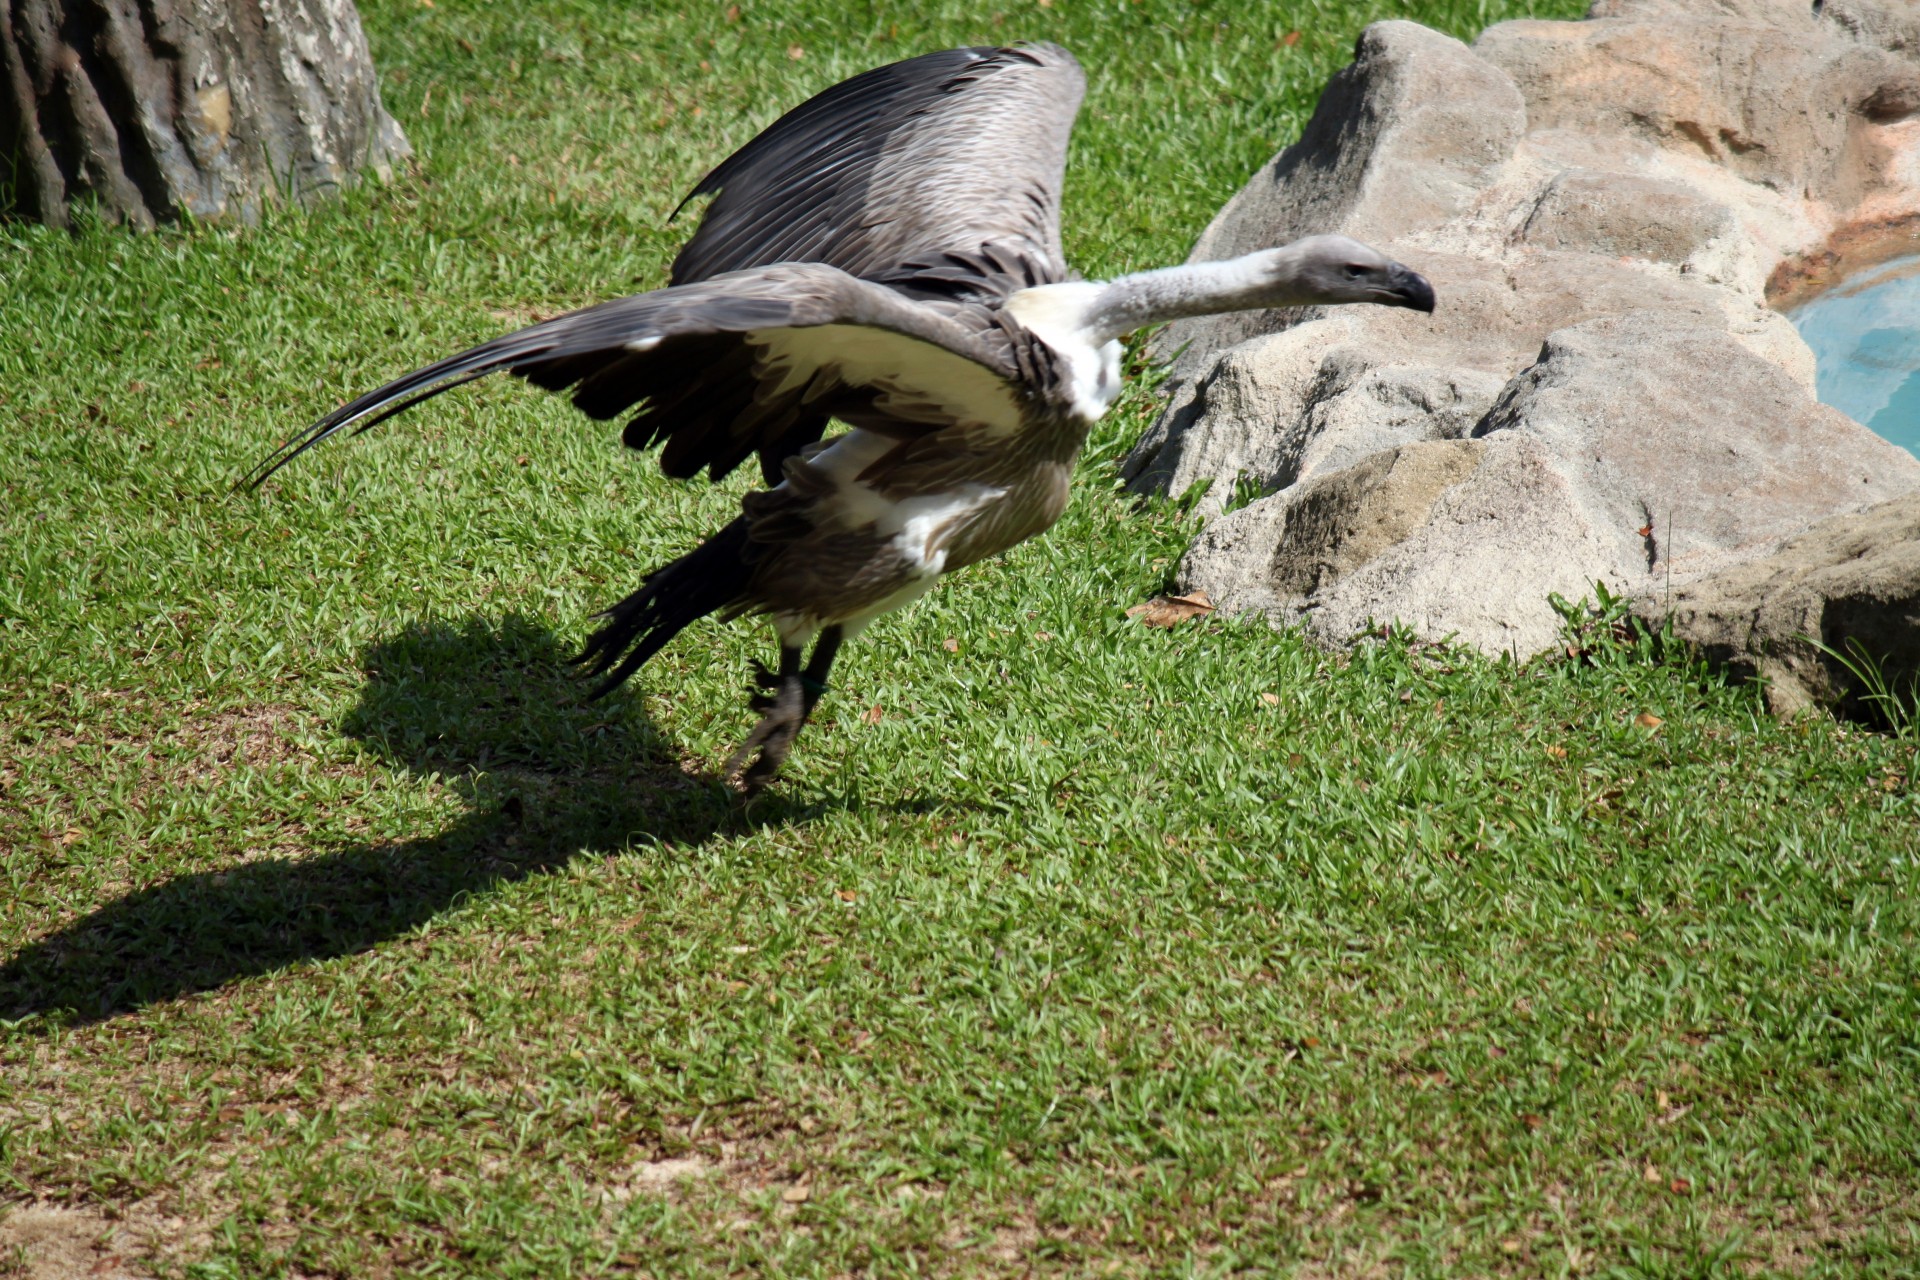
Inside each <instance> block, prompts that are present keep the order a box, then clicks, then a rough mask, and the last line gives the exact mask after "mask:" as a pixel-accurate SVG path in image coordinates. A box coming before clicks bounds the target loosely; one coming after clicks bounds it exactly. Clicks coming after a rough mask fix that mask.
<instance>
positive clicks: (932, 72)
mask: <svg viewBox="0 0 1920 1280" xmlns="http://www.w3.org/2000/svg"><path fill="white" fill-rule="evenodd" d="M1085 90H1086V78H1085V76H1084V75H1083V74H1082V73H1081V70H1080V64H1079V63H1077V62H1075V61H1074V59H1073V55H1072V54H1070V53H1068V52H1067V51H1066V50H1065V49H1062V48H1060V47H1059V46H1058V45H1051V44H1033V45H1022V46H1019V47H1016V48H1010V49H993V48H975V49H949V50H945V51H942V52H940V53H929V54H925V55H923V56H921V57H918V58H909V59H908V60H906V61H905V62H896V63H893V64H891V65H889V66H884V67H876V68H874V69H873V70H872V71H868V72H865V73H863V74H861V75H857V76H855V77H853V78H852V79H851V80H847V81H843V82H842V83H840V84H837V85H835V86H833V87H832V88H831V89H827V90H825V91H824V92H822V93H820V94H818V95H816V96H814V97H812V98H809V99H808V100H807V101H805V102H803V103H801V104H800V105H799V106H797V107H795V108H794V109H793V110H791V111H789V112H788V113H787V114H786V115H784V116H782V117H780V118H779V119H778V120H776V121H774V122H773V124H771V125H769V126H768V127H767V128H766V130H765V131H764V132H762V133H761V134H760V135H759V136H758V137H756V138H755V139H754V140H753V141H751V142H749V143H748V144H747V145H746V146H744V147H742V148H741V149H740V150H739V151H737V152H735V153H734V155H733V156H732V157H731V158H730V159H728V160H727V161H726V162H725V163H723V164H721V165H720V166H719V167H718V168H716V169H715V170H714V171H713V172H712V173H709V174H708V175H707V176H706V177H704V178H702V179H701V180H700V182H699V185H697V186H696V187H694V189H693V194H692V195H690V196H689V197H688V199H689V200H690V199H692V198H693V197H694V196H702V195H711V196H713V202H712V203H711V204H709V205H708V206H707V208H706V211H705V213H704V214H703V215H702V217H701V219H700V225H699V228H698V230H696V231H695V233H694V236H693V239H692V240H690V241H688V242H687V245H686V247H685V248H683V249H682V250H681V251H680V255H679V256H678V257H677V258H675V259H674V263H673V275H672V282H673V283H674V284H687V283H691V282H693V281H698V280H705V279H708V278H710V277H712V276H715V275H719V274H721V273H723V272H727V271H737V270H740V269H742V268H745V267H757V266H766V265H770V264H772V263H776V262H824V263H828V264H830V265H832V266H836V267H839V268H840V269H841V270H843V271H846V272H847V273H849V274H851V275H856V276H860V277H863V278H867V279H880V278H886V277H890V276H895V275H898V274H900V273H901V271H902V269H903V268H908V267H912V266H915V265H930V266H935V267H941V266H946V265H948V264H947V259H946V255H949V254H960V255H978V254H979V253H980V251H981V249H982V247H983V246H985V245H995V246H998V247H999V248H1000V250H1001V252H1000V254H998V255H996V256H998V257H1000V258H1002V259H1007V258H1018V259H1025V260H1027V263H1026V265H1027V269H1028V270H1029V271H1034V270H1037V271H1038V273H1039V274H1040V275H1041V276H1043V277H1045V278H1048V279H1056V280H1057V279H1064V278H1065V273H1066V265H1065V262H1064V260H1063V259H1062V256H1061V251H1060V185H1061V179H1062V176H1063V174H1064V173H1065V170H1066V162H1067V138H1068V135H1069V134H1070V133H1071V132H1072V130H1073V118H1074V115H1075V114H1076V113H1077V112H1078V111H1079V108H1080V99H1081V97H1082V96H1083V94H1084V93H1085ZM1010 287H1020V286H1019V284H1017V283H1016V284H1014V285H1011V286H1010Z"/></svg>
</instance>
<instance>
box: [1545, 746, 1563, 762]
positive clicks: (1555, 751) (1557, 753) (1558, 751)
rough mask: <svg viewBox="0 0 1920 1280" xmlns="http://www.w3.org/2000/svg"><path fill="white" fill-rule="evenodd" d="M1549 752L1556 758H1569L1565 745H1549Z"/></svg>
mask: <svg viewBox="0 0 1920 1280" xmlns="http://www.w3.org/2000/svg"><path fill="white" fill-rule="evenodd" d="M1547 754H1548V755H1550V756H1552V757H1553V758H1554V759H1555V760H1565V759H1566V758H1567V749H1566V748H1565V747H1548V748H1547Z"/></svg>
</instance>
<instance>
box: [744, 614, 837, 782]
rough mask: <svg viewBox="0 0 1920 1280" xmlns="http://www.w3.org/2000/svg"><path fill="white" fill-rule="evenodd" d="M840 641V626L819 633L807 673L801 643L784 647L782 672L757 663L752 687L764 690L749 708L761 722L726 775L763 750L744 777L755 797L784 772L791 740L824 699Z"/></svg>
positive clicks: (782, 647)
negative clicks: (757, 714)
mask: <svg viewBox="0 0 1920 1280" xmlns="http://www.w3.org/2000/svg"><path fill="white" fill-rule="evenodd" d="M840 640H841V631H840V628H839V627H828V628H827V629H826V630H825V631H823V632H821V633H820V639H819V640H818V641H817V642H815V644H814V646H813V656H812V657H811V658H810V659H809V660H808V662H807V665H806V668H805V669H804V670H802V669H801V666H800V647H799V646H798V645H782V646H780V670H778V671H769V670H767V668H766V667H764V666H762V665H761V664H760V663H758V662H756V663H754V664H753V665H754V669H755V670H754V683H755V684H756V685H758V686H759V689H760V692H758V693H755V694H754V695H753V696H752V697H751V698H750V699H749V700H748V705H750V706H751V707H752V708H753V709H754V710H755V711H758V712H761V713H762V714H761V716H760V723H759V724H756V725H755V726H754V727H753V732H752V733H750V734H748V735H747V740H746V741H745V742H743V743H741V744H740V746H739V747H738V748H737V749H736V750H735V751H734V753H733V755H731V756H730V757H728V759H727V764H726V774H727V776H729V777H731V776H732V775H733V774H734V773H736V772H738V771H739V769H740V767H741V766H742V765H743V764H745V763H746V760H747V757H748V756H750V755H753V753H754V752H755V751H756V750H758V751H759V753H760V754H759V756H758V757H757V758H756V759H755V760H754V762H753V764H752V766H751V767H749V768H748V769H747V771H746V772H745V774H743V775H742V776H741V779H740V781H741V783H742V784H743V785H744V786H745V788H746V790H747V794H749V795H751V794H753V793H754V792H756V791H758V790H760V789H761V788H762V787H764V786H766V785H767V784H768V783H769V782H772V781H773V779H774V776H775V775H776V774H778V773H779V772H780V766H781V765H783V764H785V763H786V762H787V753H788V752H789V751H791V750H793V740H794V738H795V737H797V736H798V735H799V733H800V726H801V725H803V724H805V723H806V722H807V717H808V716H809V715H812V714H813V708H814V706H815V705H816V704H817V703H818V702H819V701H820V695H821V694H823V693H825V692H826V691H827V672H829V671H831V670H832V669H833V658H834V655H835V654H836V653H838V652H839V649H840Z"/></svg>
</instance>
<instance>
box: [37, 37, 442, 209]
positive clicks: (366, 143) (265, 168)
mask: <svg viewBox="0 0 1920 1280" xmlns="http://www.w3.org/2000/svg"><path fill="white" fill-rule="evenodd" d="M411 154H412V149H411V148H410V147H409V146H408V145H407V139H406V136H405V135H404V134H402V133H401V132H400V126H399V125H398V124H396V123H395V122H394V120H393V117H392V116H390V115H388V114H387V111H386V108H385V107H383V106H382V105H381V103H380V91H379V88H378V87H377V86H376V84H375V83H374V73H373V61H372V58H371V57H370V56H369V55H368V53H367V39H366V35H365V33H364V32H362V31H361V29H360V15H359V14H358V13H357V12H355V10H354V7H353V0H0V216H13V217H26V218H33V219H37V220H39V221H41V222H45V223H49V224H51V225H53V226H58V227H64V226H66V225H68V223H69V221H70V219H71V217H72V210H73V209H74V207H75V206H76V205H77V204H80V203H91V204H93V205H95V206H96V207H97V208H98V209H99V210H100V212H101V213H102V215H104V216H105V217H108V218H110V219H113V220H115V221H119V222H124V223H128V224H130V225H133V226H137V227H151V226H153V225H154V224H155V223H159V222H168V221H173V220H177V219H179V218H180V217H181V216H182V215H183V214H186V215H191V216H193V217H195V218H215V219H237V220H240V221H243V222H251V221H253V220H254V219H255V218H257V217H258V216H259V214H260V210H261V208H262V206H263V205H264V204H265V203H266V202H267V201H269V200H272V199H274V198H276V197H290V198H293V199H297V200H303V201H304V200H308V199H311V198H313V197H315V196H318V195H322V194H325V193H327V192H329V191H332V190H334V189H336V188H338V187H340V186H342V185H343V184H345V183H348V182H350V181H352V180H353V176H354V174H355V173H356V172H359V171H361V170H372V171H373V172H374V173H376V174H378V175H379V176H380V177H382V178H383V179H384V178H386V177H388V176H390V174H391V172H392V166H393V165H394V163H395V162H396V161H400V160H404V159H405V158H406V157H407V156H409V155H411Z"/></svg>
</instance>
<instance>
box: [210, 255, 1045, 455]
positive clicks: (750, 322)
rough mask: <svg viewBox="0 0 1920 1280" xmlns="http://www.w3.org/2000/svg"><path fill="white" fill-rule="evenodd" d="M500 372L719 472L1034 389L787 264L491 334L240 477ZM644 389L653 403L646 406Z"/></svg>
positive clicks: (970, 418)
mask: <svg viewBox="0 0 1920 1280" xmlns="http://www.w3.org/2000/svg"><path fill="white" fill-rule="evenodd" d="M500 370H505V371H507V372H510V373H513V374H515V375H517V376H519V377H522V378H525V379H526V380H527V381H529V382H532V383H534V384H535V385H537V386H541V387H545V388H546V389H547V390H549V391H562V390H566V389H567V388H572V389H573V402H574V404H576V405H578V406H579V407H580V409H582V410H583V411H584V412H586V413H587V414H589V415H591V416H592V417H595V418H601V419H605V418H614V417H618V416H619V415H621V414H623V413H625V412H627V411H628V410H630V409H634V408H635V406H639V409H638V412H637V413H636V414H635V416H634V418H633V419H632V421H630V422H629V423H628V424H627V428H626V434H625V437H624V438H625V440H626V442H627V444H629V445H631V446H632V447H634V448H636V449H646V448H651V447H652V446H654V445H663V446H664V448H663V449H662V452H661V457H660V466H661V469H662V470H663V471H665V472H666V473H667V474H668V475H670V476H675V477H679V478H686V477H691V476H693V475H694V474H695V473H697V472H698V471H700V470H701V469H702V468H703V467H704V468H706V470H707V471H708V473H709V474H710V475H711V476H712V477H713V478H714V479H716V480H717V479H719V478H720V477H722V476H724V475H726V474H727V473H728V472H729V471H732V470H733V469H734V468H735V467H737V466H739V465H740V463H741V462H742V461H744V460H745V459H746V458H747V457H748V456H749V455H750V454H753V453H756V452H757V453H759V454H760V455H761V458H762V463H763V466H764V468H765V470H766V472H767V478H768V481H769V483H772V482H776V481H777V480H778V479H779V465H780V462H781V460H782V459H784V458H785V457H786V456H787V455H788V454H790V453H792V452H794V451H795V450H796V449H797V448H798V447H799V446H800V445H801V444H805V443H808V442H810V441H813V440H816V439H818V438H819V436H820V431H821V428H822V427H823V426H824V425H825V422H826V419H827V418H828V417H829V416H835V417H839V418H841V419H843V420H845V421H849V422H853V423H855V424H857V425H862V426H868V427H870V428H873V429H876V430H880V431H883V432H885V433H887V434H891V435H898V436H907V437H911V436H914V435H916V434H919V433H921V432H923V431H933V430H938V429H940V428H943V427H946V426H950V425H952V424H953V423H955V422H972V423H977V424H980V425H983V426H985V427H988V428H990V429H1004V430H1016V429H1018V427H1019V425H1020V420H1021V414H1022V413H1023V406H1024V403H1025V401H1024V396H1023V393H1022V391H1021V390H1020V388H1019V386H1018V385H1017V383H1016V382H1015V379H1016V378H1017V377H1018V375H1019V370H1018V368H1017V366H1015V365H1014V364H1013V356H1012V354H1011V353H1010V352H1009V350H1008V348H1007V346H1006V345H1005V344H1004V343H995V342H993V341H991V339H990V338H989V337H986V336H983V335H982V334H980V333H978V332H976V331H974V330H972V329H969V328H967V327H966V326H963V325H960V324H957V323H955V322H954V321H953V320H951V319H948V318H947V317H946V316H944V315H942V314H940V313H939V311H937V310H936V309H934V308H931V307H926V306H922V305H918V304H915V303H913V302H910V301H908V300H907V299H905V298H903V297H902V296H901V295H900V294H899V293H897V292H895V291H894V290H892V289H889V288H887V287H885V286H884V285H878V284H872V283H869V282H867V281H864V280H858V279H855V278H854V277H852V276H850V275H848V274H847V273H845V272H843V271H840V270H838V269H837V268H834V267H829V266H822V265H818V264H812V263H784V264H780V265H776V266H770V267H760V268H756V269H754V270H751V271H736V272H731V273H729V274H726V275H721V276H715V277H713V278H712V279H710V280H704V281H701V282H698V283H695V284H687V285H680V286H675V287H669V288H666V289H657V290H655V291H653V292H652V293H643V294H639V295H636V296H634V297H631V298H621V299H619V300H617V301H613V302H605V303H601V304H600V305H599V306H595V307H588V308H587V309H585V310H583V311H575V312H573V313H571V314H569V315H564V316H558V317H556V318H554V319H552V320H548V321H546V322H545V323H542V324H537V325H534V326H532V327H531V328H526V329H522V330H520V331H519V332H517V333H509V334H506V335H504V336H502V337H499V338H495V339H493V340H492V341H491V342H483V343H481V344H480V345H479V346H477V347H474V348H473V349H472V350H470V351H463V352H461V353H460V354H459V355H456V356H449V357H448V358H446V359H445V360H441V361H438V362H436V363H434V364H430V365H428V366H427V367H426V368H424V369H417V370H415V371H414V372H412V373H410V374H408V375H406V376H405V377H403V378H399V379H396V380H395V381H393V382H390V383H388V384H387V385H386V386H384V387H381V388H380V389H379V390H378V391H372V392H369V393H367V394H366V395H363V396H361V397H360V398H359V399H357V400H355V401H353V402H352V403H350V404H347V405H343V406H342V407H341V408H339V409H336V410H335V411H334V412H332V413H330V414H328V415H327V416H326V417H324V418H322V419H320V421H318V422H316V423H314V424H313V425H312V426H311V427H309V428H307V429H306V430H305V431H303V432H301V433H300V434H299V435H297V436H295V437H293V438H292V439H291V440H288V441H287V442H286V443H285V444H283V445H281V446H280V448H279V449H277V450H275V451H274V453H273V454H272V455H271V456H269V457H267V458H265V459H263V460H262V461H261V462H260V464H259V465H258V466H256V467H255V468H254V469H253V470H252V471H251V472H249V473H248V474H247V475H246V477H245V478H244V479H242V480H241V482H240V483H241V484H242V485H243V486H245V487H248V488H253V487H256V486H258V485H259V484H260V483H261V482H262V481H263V480H265V479H266V478H267V477H268V476H270V475H272V474H273V473H274V472H275V471H277V470H279V469H280V468H281V467H283V466H285V465H286V464H287V463H288V462H291V461H292V460H293V459H294V458H296V457H298V456H299V455H300V454H302V453H304V452H305V451H306V450H308V449H310V448H312V447H313V446H314V445H316V444H319V443H320V442H321V441H322V440H325V439H326V438H327V437H328V436H331V435H333V434H335V433H336V432H339V431H342V430H345V429H347V428H349V427H352V428H354V429H355V431H356V433H357V432H359V431H365V430H367V429H368V428H369V427H372V426H374V425H376V424H377V423H380V422H383V421H385V420H386V419H387V418H390V417H392V416H393V415H394V414H396V413H400V412H402V411H403V410H405V409H409V408H411V407H412V406H414V405H416V404H418V403H420V401H422V400H425V399H427V398H429V397H431V396H435V395H438V394H439V393H440V392H442V391H445V390H448V389H449V388H451V387H456V386H459V385H460V384H462V383H465V382H471V381H473V380H474V379H475V378H480V377H484V376H486V375H487V374H489V373H494V372H497V371H500ZM643 402H644V403H643Z"/></svg>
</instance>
